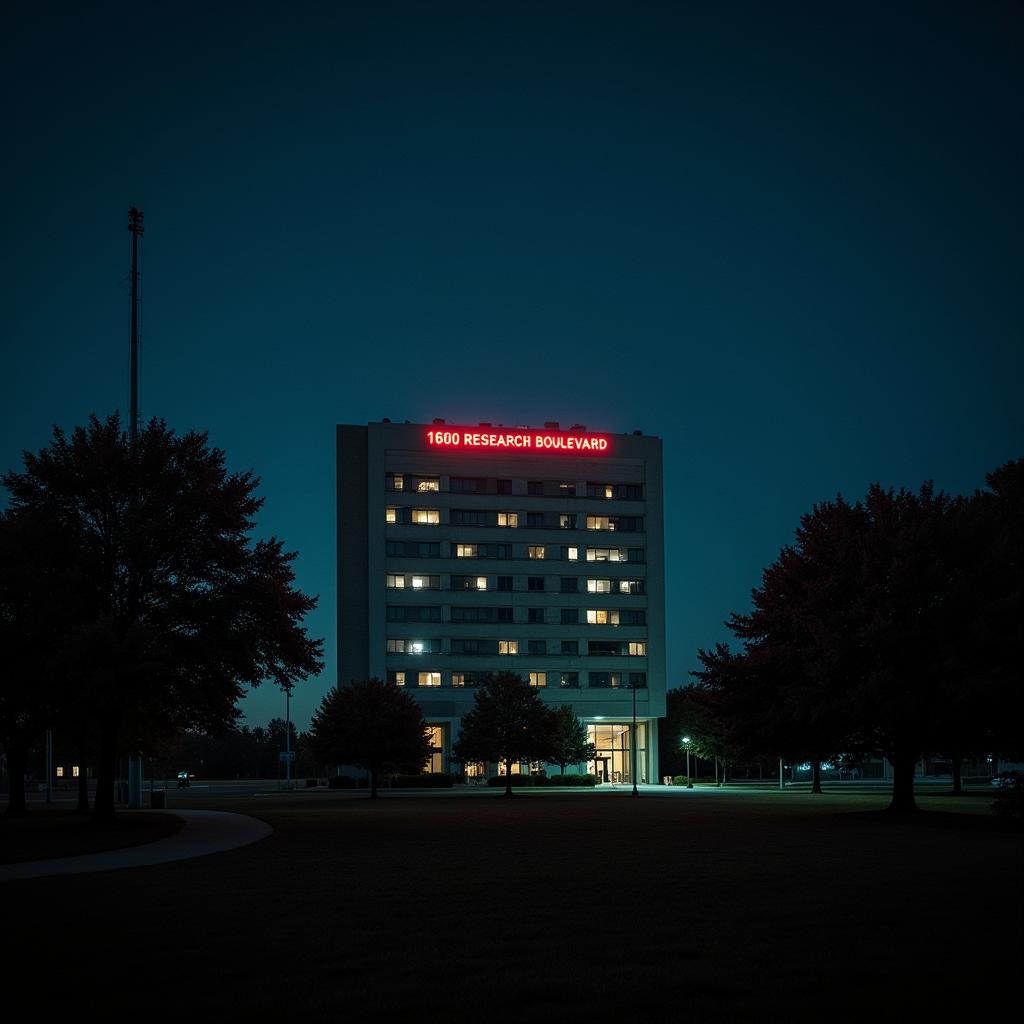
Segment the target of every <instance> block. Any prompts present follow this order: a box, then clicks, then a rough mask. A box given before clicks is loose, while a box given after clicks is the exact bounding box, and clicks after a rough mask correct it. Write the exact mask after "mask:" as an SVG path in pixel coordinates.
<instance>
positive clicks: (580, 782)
mask: <svg viewBox="0 0 1024 1024" xmlns="http://www.w3.org/2000/svg"><path fill="white" fill-rule="evenodd" d="M547 785H549V786H596V785H597V776H596V775H589V774H587V775H552V776H551V777H550V778H549V779H548V780H547Z"/></svg>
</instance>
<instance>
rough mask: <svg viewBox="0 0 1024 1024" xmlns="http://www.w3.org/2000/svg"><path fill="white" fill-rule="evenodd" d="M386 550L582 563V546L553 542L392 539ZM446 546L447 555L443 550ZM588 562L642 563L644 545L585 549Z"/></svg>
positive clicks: (418, 554) (420, 554) (400, 554)
mask: <svg viewBox="0 0 1024 1024" xmlns="http://www.w3.org/2000/svg"><path fill="white" fill-rule="evenodd" d="M385 545H386V546H385V550H384V553H385V554H386V555H388V556H389V557H398V558H441V557H445V558H494V559H511V558H520V559H527V560H531V561H538V562H539V561H542V560H544V559H549V560H553V561H563V562H578V561H579V558H580V549H579V548H578V547H575V546H572V545H562V546H560V547H556V546H554V545H551V544H547V545H545V544H526V545H518V544H458V543H454V542H453V543H449V542H447V541H446V542H444V544H443V545H442V543H441V542H440V541H415V540H389V541H386V542H385ZM442 547H443V548H444V555H443V556H442V554H441V550H442ZM584 551H585V557H586V561H588V562H642V561H643V560H644V549H643V548H591V547H588V548H584Z"/></svg>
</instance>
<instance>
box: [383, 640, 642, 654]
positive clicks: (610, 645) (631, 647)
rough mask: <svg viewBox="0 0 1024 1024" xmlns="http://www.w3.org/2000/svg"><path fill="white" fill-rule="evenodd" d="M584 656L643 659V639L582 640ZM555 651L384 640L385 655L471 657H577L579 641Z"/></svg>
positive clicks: (514, 643) (522, 644)
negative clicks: (468, 655)
mask: <svg viewBox="0 0 1024 1024" xmlns="http://www.w3.org/2000/svg"><path fill="white" fill-rule="evenodd" d="M583 642H584V643H585V644H587V645H588V647H587V654H588V655H589V656H591V657H597V656H600V657H604V658H609V657H613V658H618V657H623V658H645V657H646V656H647V641H646V640H621V641H620V640H584V641H583ZM552 643H554V644H557V645H558V650H557V651H555V650H550V651H549V650H548V641H547V640H492V639H490V638H489V637H452V638H451V639H450V640H449V641H448V645H449V648H448V650H447V651H445V650H444V642H443V641H442V640H441V639H440V638H434V639H430V640H409V639H406V638H404V637H398V638H395V637H392V638H391V639H389V640H388V641H387V653H388V654H474V655H481V656H483V655H495V654H499V655H515V654H531V655H537V654H541V655H551V654H561V655H567V656H571V657H579V654H580V642H579V640H555V641H552Z"/></svg>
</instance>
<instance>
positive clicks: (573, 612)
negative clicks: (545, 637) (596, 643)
mask: <svg viewBox="0 0 1024 1024" xmlns="http://www.w3.org/2000/svg"><path fill="white" fill-rule="evenodd" d="M579 621H580V610H579V608H563V609H562V625H563V626H575V625H577V624H578V623H579Z"/></svg>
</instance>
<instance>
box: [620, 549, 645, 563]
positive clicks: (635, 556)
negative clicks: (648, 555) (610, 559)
mask: <svg viewBox="0 0 1024 1024" xmlns="http://www.w3.org/2000/svg"><path fill="white" fill-rule="evenodd" d="M643 560H644V549H643V548H630V549H629V561H631V562H642V561H643ZM619 561H620V562H621V561H622V559H621V558H620V559H619Z"/></svg>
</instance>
